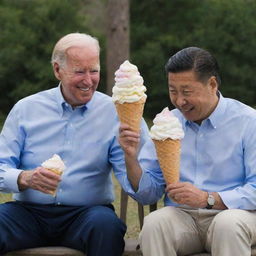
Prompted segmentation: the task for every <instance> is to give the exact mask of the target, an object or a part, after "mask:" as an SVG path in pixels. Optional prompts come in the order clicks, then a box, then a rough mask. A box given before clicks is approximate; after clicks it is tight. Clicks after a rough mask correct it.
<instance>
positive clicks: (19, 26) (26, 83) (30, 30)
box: [0, 0, 90, 113]
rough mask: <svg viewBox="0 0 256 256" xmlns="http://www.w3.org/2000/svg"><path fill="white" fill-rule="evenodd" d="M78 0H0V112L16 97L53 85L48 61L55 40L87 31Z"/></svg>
mask: <svg viewBox="0 0 256 256" xmlns="http://www.w3.org/2000/svg"><path fill="white" fill-rule="evenodd" d="M83 5H84V3H83V1H82V0H72V1H69V0H54V1H52V0H22V1H21V0H1V1H0V24H1V25H0V26H1V33H0V46H1V51H0V59H1V62H0V85H1V96H0V97H1V100H0V111H1V112H4V113H7V112H8V111H9V110H10V108H11V107H12V106H13V104H14V103H15V102H16V101H17V100H19V99H20V98H22V97H24V96H27V95H30V94H32V93H35V92H38V91H40V90H44V89H48V88H51V87H54V86H56V84H57V81H56V79H55V78H54V76H53V72H52V67H51V64H50V58H51V52H52V49H53V47H54V44H55V43H56V41H57V40H58V39H59V38H60V37H61V36H63V35H65V34H67V33H71V32H77V31H79V32H87V33H90V30H89V28H88V26H86V24H87V19H86V16H85V15H83V13H82V12H81V11H80V10H81V7H82V6H83Z"/></svg>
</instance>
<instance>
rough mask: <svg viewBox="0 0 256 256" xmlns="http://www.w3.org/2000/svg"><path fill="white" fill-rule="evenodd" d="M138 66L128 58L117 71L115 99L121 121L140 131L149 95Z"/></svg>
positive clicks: (114, 88)
mask: <svg viewBox="0 0 256 256" xmlns="http://www.w3.org/2000/svg"><path fill="white" fill-rule="evenodd" d="M143 82H144V81H143V78H142V76H141V75H140V73H139V71H138V68H137V67H136V66H135V65H133V64H131V63H130V62H129V61H128V60H126V61H125V62H124V63H123V64H121V65H120V67H119V69H118V70H117V71H116V72H115V85H114V87H113V95H112V98H113V101H114V103H115V106H116V109H117V113H118V116H119V119H120V122H121V123H125V124H128V125H129V126H130V128H131V129H132V130H133V131H136V132H139V130H140V123H141V119H142V115H143V110H144V105H145V102H146V98H147V95H146V94H145V91H146V87H145V86H144V85H143Z"/></svg>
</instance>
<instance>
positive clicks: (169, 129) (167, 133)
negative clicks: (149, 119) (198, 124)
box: [150, 107, 184, 140]
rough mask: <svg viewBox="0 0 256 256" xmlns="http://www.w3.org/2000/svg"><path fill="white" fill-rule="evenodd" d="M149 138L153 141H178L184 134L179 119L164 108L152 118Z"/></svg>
mask: <svg viewBox="0 0 256 256" xmlns="http://www.w3.org/2000/svg"><path fill="white" fill-rule="evenodd" d="M150 136H151V138H152V139H155V140H166V139H172V140H180V139H182V138H183V137H184V132H183V129H182V125H181V123H180V121H179V119H178V118H177V117H176V116H174V115H173V114H172V112H171V111H169V109H168V107H166V108H164V109H163V110H162V112H161V113H159V114H157V115H156V117H155V118H154V120H153V126H152V127H151V129H150Z"/></svg>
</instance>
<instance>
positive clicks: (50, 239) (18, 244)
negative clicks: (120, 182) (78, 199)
mask: <svg viewBox="0 0 256 256" xmlns="http://www.w3.org/2000/svg"><path fill="white" fill-rule="evenodd" d="M125 232H126V225H125V224H124V223H123V222H122V221H121V220H120V219H119V218H118V217H117V215H116V214H115V212H114V209H113V206H112V205H105V206H92V207H85V206H78V207H77V206H56V205H38V204H28V203H22V202H8V203H5V204H1V205H0V255H1V254H4V253H6V252H9V251H13V250H18V249H23V248H33V247H40V246H53V245H55V246H66V247H70V248H74V249H78V250H81V251H83V252H85V253H86V254H87V255H88V256H97V255H100V256H120V255H122V252H123V250H124V238H123V237H124V234H125Z"/></svg>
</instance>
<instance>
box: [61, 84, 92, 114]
mask: <svg viewBox="0 0 256 256" xmlns="http://www.w3.org/2000/svg"><path fill="white" fill-rule="evenodd" d="M56 100H57V105H58V109H59V113H60V115H61V116H63V115H64V112H65V111H66V110H67V109H70V110H71V109H72V106H71V105H70V104H69V103H67V102H66V100H65V99H64V97H63V95H62V92H61V82H60V83H59V85H58V87H57V90H56ZM91 101H92V100H91ZM91 101H90V102H88V103H87V104H84V105H81V106H78V107H76V108H77V109H80V110H81V114H82V115H84V114H85V110H87V109H88V106H91Z"/></svg>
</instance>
